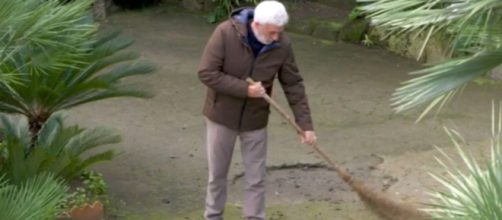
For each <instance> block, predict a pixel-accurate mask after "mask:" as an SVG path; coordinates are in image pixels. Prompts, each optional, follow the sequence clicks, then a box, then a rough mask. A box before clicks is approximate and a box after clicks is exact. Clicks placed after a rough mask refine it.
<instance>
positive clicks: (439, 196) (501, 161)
mask: <svg viewBox="0 0 502 220" xmlns="http://www.w3.org/2000/svg"><path fill="white" fill-rule="evenodd" d="M493 106H495V105H493ZM496 112H497V111H496V110H495V108H493V110H492V139H491V146H490V157H489V159H487V160H484V161H478V160H476V159H475V157H474V156H473V155H471V154H469V153H467V152H466V150H465V149H466V148H467V146H466V145H465V142H464V141H463V138H462V136H461V135H460V134H459V133H458V132H456V131H454V130H450V129H446V131H447V133H448V136H449V137H450V139H451V141H452V142H453V144H454V146H455V148H456V150H457V152H458V155H459V156H460V162H456V161H455V160H454V159H452V157H450V156H448V154H446V153H445V152H444V151H441V150H440V152H441V156H442V157H441V158H437V161H438V162H439V163H440V164H441V165H442V167H443V168H444V170H445V171H446V172H445V173H446V174H447V175H439V174H431V175H432V177H433V178H434V179H436V180H437V181H438V182H439V183H440V184H441V185H442V186H444V188H445V190H437V191H433V192H431V198H432V202H431V203H430V204H428V205H429V207H428V208H427V209H426V211H427V212H429V213H430V214H432V216H433V217H434V219H439V220H441V219H445V220H446V219H466V220H467V219H469V220H486V219H502V209H501V206H502V188H501V187H500V186H501V185H502V174H501V172H500V171H501V170H502V146H501V144H502V105H499V110H498V114H497V113H496Z"/></svg>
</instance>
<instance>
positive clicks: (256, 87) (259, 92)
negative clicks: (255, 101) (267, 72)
mask: <svg viewBox="0 0 502 220" xmlns="http://www.w3.org/2000/svg"><path fill="white" fill-rule="evenodd" d="M264 94H265V88H263V86H262V85H261V82H256V83H252V84H249V85H248V96H249V97H251V98H261V97H263V95H264Z"/></svg>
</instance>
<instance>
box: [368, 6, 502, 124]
mask: <svg viewBox="0 0 502 220" xmlns="http://www.w3.org/2000/svg"><path fill="white" fill-rule="evenodd" d="M358 1H359V2H361V3H362V4H364V6H362V7H361V9H362V10H363V11H364V12H365V13H366V14H367V16H368V17H369V18H370V19H371V21H372V24H373V25H375V26H378V27H381V28H384V29H386V30H388V31H390V34H400V33H417V34H422V35H423V36H425V39H426V40H425V42H424V46H423V47H422V51H423V49H424V48H425V44H426V43H427V41H428V39H430V37H431V36H432V35H434V34H436V33H439V32H441V33H445V34H446V35H448V36H450V38H451V42H450V45H451V48H450V49H451V52H452V56H453V57H454V59H452V60H449V61H446V62H444V63H440V64H437V65H434V66H431V67H428V68H426V69H423V70H419V71H416V72H413V73H412V74H421V75H420V76H416V77H415V78H413V79H411V80H408V81H406V82H404V83H403V85H402V86H401V87H400V88H398V89H397V90H396V92H395V93H394V95H393V98H392V101H393V103H392V105H393V106H394V109H395V111H396V112H403V111H406V110H410V109H413V108H417V107H419V106H425V108H424V111H423V113H422V115H421V116H420V117H419V119H418V120H420V119H421V118H422V117H423V116H425V115H426V114H427V113H428V112H430V111H431V110H432V109H433V108H434V107H438V108H437V109H438V110H440V109H441V108H442V107H443V106H444V105H445V104H446V103H447V102H448V101H449V100H451V98H452V97H453V96H454V95H455V94H456V93H457V92H459V91H461V89H462V88H463V87H464V86H465V85H466V84H467V83H468V82H470V81H472V80H474V79H476V78H478V77H481V76H485V75H487V74H488V73H490V71H491V70H493V69H494V68H496V67H497V66H500V65H501V64H502V25H500V24H502V1H500V0H358Z"/></svg>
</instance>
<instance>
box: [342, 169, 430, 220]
mask: <svg viewBox="0 0 502 220" xmlns="http://www.w3.org/2000/svg"><path fill="white" fill-rule="evenodd" d="M335 171H336V172H337V174H338V175H339V176H340V177H341V178H342V179H343V180H344V181H345V182H346V183H347V184H349V186H350V187H351V188H352V189H354V191H356V192H357V194H358V195H359V197H360V198H361V199H362V200H363V201H364V202H365V203H366V204H367V205H368V206H369V207H370V208H371V209H373V210H374V211H376V212H377V213H378V214H380V215H381V216H382V217H385V218H386V219H389V220H428V219H431V216H429V215H428V214H427V213H425V212H423V211H421V210H419V209H418V208H417V207H415V206H413V205H412V204H408V203H404V202H400V201H397V200H394V199H391V198H390V197H389V195H386V194H384V193H380V192H375V191H374V190H371V189H370V188H368V187H367V186H366V185H365V184H364V183H363V182H361V181H359V180H357V179H354V178H353V177H352V176H351V175H350V174H348V173H347V172H346V171H345V170H344V169H342V168H340V167H335Z"/></svg>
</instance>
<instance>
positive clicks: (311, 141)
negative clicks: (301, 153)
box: [301, 131, 317, 145]
mask: <svg viewBox="0 0 502 220" xmlns="http://www.w3.org/2000/svg"><path fill="white" fill-rule="evenodd" d="M301 142H302V144H308V145H315V144H316V143H317V137H316V136H315V132H314V131H304V132H303V134H302V136H301Z"/></svg>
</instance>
